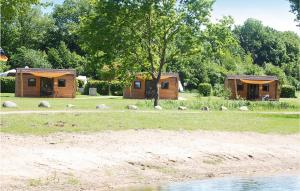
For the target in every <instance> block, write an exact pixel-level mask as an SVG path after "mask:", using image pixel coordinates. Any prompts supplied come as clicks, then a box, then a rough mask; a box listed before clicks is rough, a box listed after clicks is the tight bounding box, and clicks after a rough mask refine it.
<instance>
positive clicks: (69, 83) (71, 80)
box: [53, 74, 76, 98]
mask: <svg viewBox="0 0 300 191" xmlns="http://www.w3.org/2000/svg"><path fill="white" fill-rule="evenodd" d="M58 79H65V80H66V87H58ZM75 82H76V81H75V76H74V75H70V74H68V75H64V76H61V77H58V78H54V86H53V87H54V97H69V98H73V97H75V95H76V83H75Z"/></svg>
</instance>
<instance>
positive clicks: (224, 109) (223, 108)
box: [220, 105, 228, 111]
mask: <svg viewBox="0 0 300 191" xmlns="http://www.w3.org/2000/svg"><path fill="white" fill-rule="evenodd" d="M220 110H221V111H227V110H228V109H227V107H225V106H223V105H222V106H221V107H220Z"/></svg>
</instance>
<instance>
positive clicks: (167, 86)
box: [161, 81, 169, 89]
mask: <svg viewBox="0 0 300 191" xmlns="http://www.w3.org/2000/svg"><path fill="white" fill-rule="evenodd" d="M161 89H169V82H167V81H164V82H162V83H161Z"/></svg>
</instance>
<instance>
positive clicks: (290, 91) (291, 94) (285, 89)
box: [280, 85, 296, 98]
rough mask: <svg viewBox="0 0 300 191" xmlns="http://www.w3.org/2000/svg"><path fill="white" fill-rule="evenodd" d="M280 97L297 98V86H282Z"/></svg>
mask: <svg viewBox="0 0 300 191" xmlns="http://www.w3.org/2000/svg"><path fill="white" fill-rule="evenodd" d="M280 97H282V98H295V97H296V88H295V87H294V86H290V85H283V86H281V93H280Z"/></svg>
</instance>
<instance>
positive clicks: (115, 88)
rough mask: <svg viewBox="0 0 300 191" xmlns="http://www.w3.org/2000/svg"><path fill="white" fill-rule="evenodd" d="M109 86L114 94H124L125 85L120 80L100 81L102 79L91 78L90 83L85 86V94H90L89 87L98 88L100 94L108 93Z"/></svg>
mask: <svg viewBox="0 0 300 191" xmlns="http://www.w3.org/2000/svg"><path fill="white" fill-rule="evenodd" d="M109 87H110V90H111V94H112V95H122V94H123V86H122V84H121V82H119V81H112V82H108V81H100V80H89V81H88V83H87V84H86V85H85V86H84V92H83V93H84V94H85V95H88V94H89V88H97V93H99V94H100V95H108V94H109Z"/></svg>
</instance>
